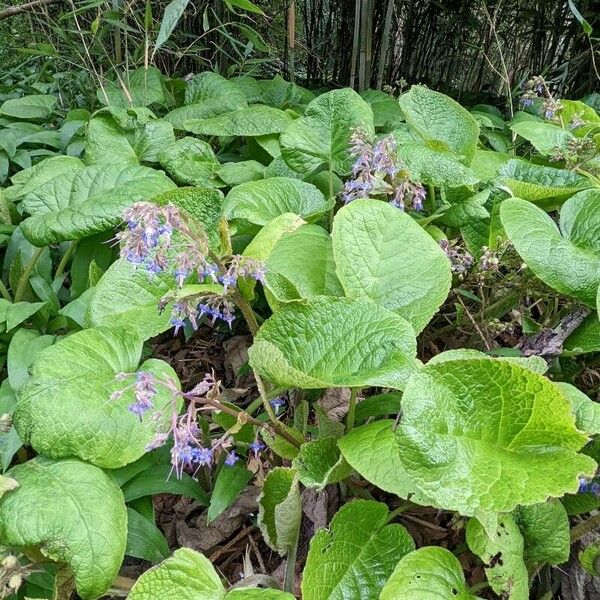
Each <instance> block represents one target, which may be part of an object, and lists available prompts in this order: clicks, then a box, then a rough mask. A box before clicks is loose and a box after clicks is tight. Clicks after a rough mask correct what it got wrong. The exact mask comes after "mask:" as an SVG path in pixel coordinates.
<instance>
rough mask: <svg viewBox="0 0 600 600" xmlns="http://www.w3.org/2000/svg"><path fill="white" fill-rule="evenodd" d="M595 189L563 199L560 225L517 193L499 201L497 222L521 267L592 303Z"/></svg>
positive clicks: (598, 222)
mask: <svg viewBox="0 0 600 600" xmlns="http://www.w3.org/2000/svg"><path fill="white" fill-rule="evenodd" d="M599 200H600V192H599V191H596V190H586V191H584V192H580V193H579V194H576V195H575V196H573V197H572V198H571V199H570V200H568V201H567V202H565V204H564V205H563V208H562V209H561V221H560V229H559V227H558V226H557V225H556V223H555V222H554V221H553V220H552V219H551V218H550V216H548V215H547V214H546V213H545V212H544V211H543V210H542V209H541V208H539V207H536V206H535V205H533V204H532V203H530V202H526V201H525V200H521V199H518V198H511V199H509V200H506V201H504V202H503V203H502V205H501V207H500V216H501V219H502V225H503V226H504V229H505V230H506V233H507V234H508V237H509V238H510V240H511V241H512V243H513V244H514V246H515V248H516V249H517V252H518V253H519V254H520V255H521V257H522V258H523V259H524V260H525V262H526V263H527V266H528V267H529V268H530V269H531V270H532V271H533V272H534V273H535V274H536V275H537V276H538V277H539V278H540V279H541V280H542V281H544V282H545V283H547V284H548V285H549V286H550V287H552V288H554V289H556V290H558V291H559V292H561V293H563V294H568V295H570V296H574V297H575V298H577V299H578V300H581V301H582V302H585V303H586V304H587V305H588V306H592V307H595V306H596V295H597V292H598V284H599V283H600V236H599V232H600V203H599ZM561 230H562V231H561Z"/></svg>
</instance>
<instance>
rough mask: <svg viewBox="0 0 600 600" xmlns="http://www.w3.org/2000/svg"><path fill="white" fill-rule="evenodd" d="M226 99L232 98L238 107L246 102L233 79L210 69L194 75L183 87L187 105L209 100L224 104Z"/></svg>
mask: <svg viewBox="0 0 600 600" xmlns="http://www.w3.org/2000/svg"><path fill="white" fill-rule="evenodd" d="M228 99H234V100H235V101H236V103H238V104H239V108H243V107H244V106H247V104H248V103H247V101H246V96H245V95H244V93H243V92H242V91H241V90H240V88H239V87H238V86H237V85H236V84H235V83H234V82H233V81H229V80H228V79H225V77H222V76H221V75H219V74H218V73H213V72H212V71H205V72H204V73H199V74H198V75H195V76H194V77H192V78H191V79H190V80H189V81H188V84H187V86H186V88H185V103H186V104H188V105H193V104H202V103H203V102H207V101H209V100H214V101H216V102H218V103H221V104H224V103H226V102H227V101H228ZM203 118H204V117H203Z"/></svg>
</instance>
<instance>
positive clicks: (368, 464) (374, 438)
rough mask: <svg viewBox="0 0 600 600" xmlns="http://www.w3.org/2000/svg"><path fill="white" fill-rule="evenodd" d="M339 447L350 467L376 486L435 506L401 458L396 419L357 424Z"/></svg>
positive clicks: (339, 442)
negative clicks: (366, 449)
mask: <svg viewBox="0 0 600 600" xmlns="http://www.w3.org/2000/svg"><path fill="white" fill-rule="evenodd" d="M361 404H362V403H361ZM358 406H360V404H359V405H358ZM338 446H339V448H340V450H341V452H342V456H343V457H344V458H345V459H346V461H347V462H348V463H349V464H350V466H351V467H352V468H353V469H354V470H356V471H358V473H359V474H360V475H362V476H363V477H364V478H365V479H366V480H367V481H369V482H371V483H372V484H373V485H376V486H377V487H378V488H380V489H382V490H384V491H385V492H389V493H390V494H395V495H396V496H399V497H400V498H409V497H410V499H411V501H412V502H415V503H417V504H422V505H423V506H429V505H431V503H430V500H429V498H427V496H426V495H425V494H424V493H423V492H422V491H421V490H420V489H418V487H417V485H416V483H415V481H414V480H413V478H412V476H411V475H409V473H408V471H407V468H406V467H405V465H404V464H403V462H402V460H401V458H400V447H399V446H398V444H397V442H396V433H395V422H394V421H393V420H392V419H386V420H383V421H375V422H373V423H369V424H368V425H363V426H362V427H357V428H355V429H353V430H352V431H351V432H350V433H347V434H346V435H345V436H344V437H342V438H340V439H339V440H338ZM365 448H368V449H369V450H368V451H365Z"/></svg>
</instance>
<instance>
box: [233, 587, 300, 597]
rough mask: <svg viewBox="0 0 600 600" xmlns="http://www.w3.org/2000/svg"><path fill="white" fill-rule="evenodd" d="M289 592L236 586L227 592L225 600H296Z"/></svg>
mask: <svg viewBox="0 0 600 600" xmlns="http://www.w3.org/2000/svg"><path fill="white" fill-rule="evenodd" d="M294 598H295V596H292V594H288V593H287V592H280V591H279V590H272V589H258V588H235V589H233V590H231V591H229V592H228V593H227V595H226V596H225V600H254V599H256V600H294Z"/></svg>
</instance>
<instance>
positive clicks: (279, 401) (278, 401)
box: [269, 396, 287, 411]
mask: <svg viewBox="0 0 600 600" xmlns="http://www.w3.org/2000/svg"><path fill="white" fill-rule="evenodd" d="M269 404H271V406H272V407H273V408H274V409H275V410H276V411H278V410H279V409H280V408H283V407H284V406H285V405H286V404H287V403H286V401H285V398H282V397H281V396H279V397H278V398H273V400H271V401H270V403H269Z"/></svg>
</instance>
